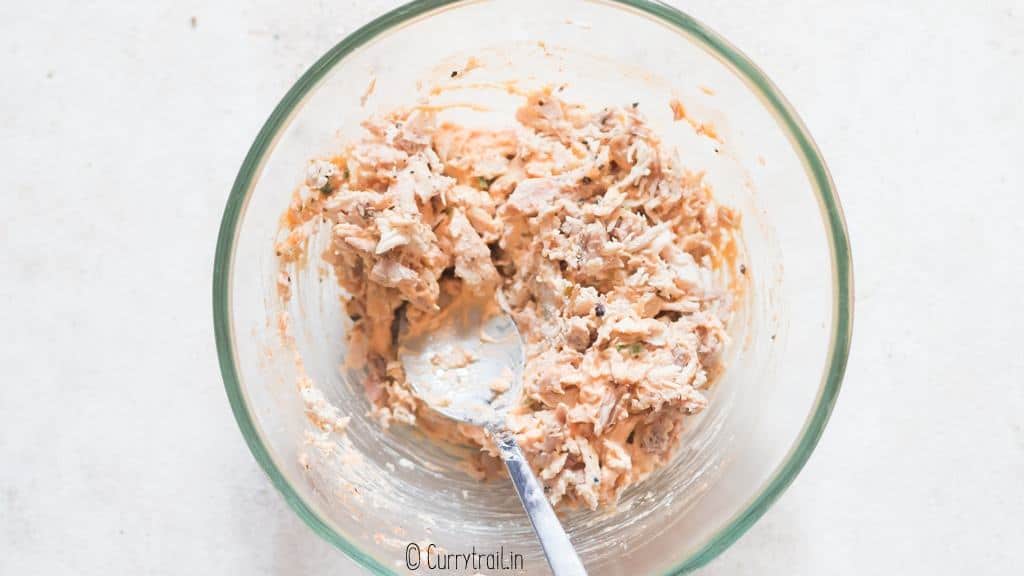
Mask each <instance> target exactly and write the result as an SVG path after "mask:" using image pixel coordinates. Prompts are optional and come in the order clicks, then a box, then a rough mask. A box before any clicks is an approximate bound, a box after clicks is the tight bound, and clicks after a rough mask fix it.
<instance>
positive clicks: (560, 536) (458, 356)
mask: <svg viewBox="0 0 1024 576" xmlns="http://www.w3.org/2000/svg"><path fill="white" fill-rule="evenodd" d="M487 310H488V307H487V306H483V305H481V304H480V303H479V302H474V301H457V302H455V303H453V304H452V305H451V306H449V308H448V309H447V310H446V316H445V321H443V322H439V323H437V325H436V326H431V329H429V330H422V331H419V332H417V333H412V332H411V331H410V330H409V329H408V326H406V325H405V324H404V321H403V325H402V327H401V328H400V333H399V357H400V358H401V361H402V366H403V368H404V369H405V376H406V380H407V381H408V382H409V383H410V384H411V386H412V388H413V390H414V391H415V392H416V394H417V395H418V396H419V397H420V398H422V399H423V400H424V401H425V402H426V403H427V404H428V405H430V407H431V408H433V409H434V410H437V411H438V412H440V413H441V414H444V415H445V416H447V417H449V418H451V419H453V420H458V421H460V422H466V423H469V424H473V425H475V426H480V427H482V428H484V429H485V430H486V431H487V432H488V433H489V434H490V436H491V437H492V438H493V439H494V441H495V443H496V444H497V446H498V451H499V453H500V454H501V459H502V460H503V461H504V462H505V466H506V467H507V468H508V473H509V476H511V478H512V484H513V485H514V486H515V488H516V492H517V493H518V494H519V501H520V502H522V504H523V508H524V509H525V510H526V513H527V514H528V515H529V517H530V523H531V524H533V530H534V532H536V534H537V538H538V539H539V540H540V544H541V547H543V548H544V555H545V556H546V557H547V560H548V564H549V565H550V566H551V571H552V572H553V573H554V574H555V576H585V575H586V573H587V572H586V570H585V569H584V568H583V563H582V562H581V561H580V557H579V555H578V554H577V553H576V549H575V548H573V545H572V542H571V541H570V540H569V536H568V535H567V534H566V533H565V529H564V528H563V527H562V523H561V522H559V520H558V517H557V516H556V515H555V512H554V510H552V508H551V504H550V503H549V502H548V499H547V497H546V496H545V495H544V490H543V489H542V488H541V485H540V482H538V481H537V477H536V476H534V474H533V470H532V469H531V468H530V464H529V462H527V461H526V458H525V457H523V452H522V451H521V450H520V449H519V445H518V444H517V443H516V439H515V436H514V435H513V434H512V433H510V432H509V430H508V428H507V427H506V425H505V416H506V415H507V414H508V410H509V408H511V407H512V406H513V405H514V404H515V403H516V401H517V400H518V399H519V396H520V393H521V391H522V387H523V379H522V377H523V362H524V360H523V341H522V338H521V337H520V335H519V330H518V328H516V325H515V322H513V321H512V319H511V318H510V317H509V316H508V315H506V314H503V313H500V312H499V313H496V314H495V313H493V312H492V313H488V311H487Z"/></svg>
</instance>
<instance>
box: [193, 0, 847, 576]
mask: <svg viewBox="0 0 1024 576" xmlns="http://www.w3.org/2000/svg"><path fill="white" fill-rule="evenodd" d="M471 57H472V59H471ZM478 65H479V66H478ZM453 72H454V74H453ZM507 80H517V81H519V82H521V83H522V85H524V86H529V85H541V84H544V83H550V84H553V85H563V84H564V85H566V86H567V88H566V90H565V98H566V99H568V100H575V101H582V102H584V103H587V104H589V105H591V106H595V107H601V106H604V105H606V104H620V105H621V104H627V103H632V102H637V103H638V105H639V106H640V107H641V110H643V111H644V112H645V113H646V114H647V116H648V118H649V120H650V122H651V123H652V124H653V125H654V127H655V129H657V130H658V131H659V132H660V133H661V134H662V135H663V136H664V137H665V140H666V141H667V142H668V143H669V144H670V145H672V146H675V147H676V148H678V149H679V150H680V155H681V158H682V160H683V164H684V165H686V166H688V167H691V168H695V169H703V170H705V171H706V175H707V178H708V179H709V181H710V182H711V183H712V184H713V185H714V186H715V188H716V193H717V195H718V197H719V198H720V199H721V200H722V201H723V202H724V203H726V204H729V205H732V206H734V207H737V208H739V209H740V210H741V211H742V213H743V224H742V227H743V236H744V242H745V249H744V251H743V254H742V259H743V262H744V267H745V270H746V274H747V275H748V276H749V278H750V289H749V290H748V291H747V292H746V296H745V302H744V306H743V311H742V313H741V314H740V315H739V316H738V317H737V319H736V320H735V321H734V322H733V324H732V327H731V332H732V336H733V342H732V346H731V352H730V358H729V367H728V369H727V371H726V373H725V374H724V376H723V377H722V379H721V380H720V381H719V382H718V383H717V384H716V386H715V388H714V391H713V394H712V397H711V403H710V406H709V408H708V409H707V410H706V411H705V413H703V414H702V415H700V416H699V417H695V418H692V419H691V421H690V423H689V428H688V429H687V431H686V435H685V438H684V443H683V446H682V448H681V449H680V451H679V454H678V456H677V457H676V458H675V459H674V460H673V462H672V463H671V465H669V466H668V467H666V468H664V469H663V470H661V471H659V472H658V473H656V474H654V475H653V476H652V477H651V478H650V479H648V480H647V481H645V482H643V483H642V484H640V485H638V486H636V487H634V488H632V489H630V490H628V491H627V492H626V493H625V495H624V497H623V499H622V502H621V504H620V505H619V506H618V507H617V508H616V509H614V510H608V511H603V512H589V511H583V512H570V513H567V514H566V515H565V523H566V525H567V527H568V529H569V531H570V533H571V536H572V538H573V540H574V541H575V542H576V543H577V546H578V548H579V550H580V553H581V555H582V557H583V559H584V562H585V563H586V565H587V567H588V569H589V571H590V573H591V574H595V575H597V574H660V573H678V572H685V571H688V570H691V569H693V568H695V567H698V566H701V565H703V564H705V563H707V562H708V561H709V560H711V559H712V558H714V557H715V556H716V555H717V554H719V553H720V552H721V551H722V550H723V549H724V548H725V547H727V546H728V545H729V544H731V543H732V542H734V541H735V540H736V539H737V538H738V537H739V536H740V535H741V534H742V533H743V532H744V531H745V530H746V529H747V528H749V527H750V525H751V524H752V523H753V522H755V521H756V520H757V519H758V518H759V517H760V516H761V515H762V514H763V513H764V512H765V510H766V509H767V508H768V506H770V505H771V503H772V502H773V501H774V500H775V499H776V498H777V497H778V496H779V494H780V493H781V492H782V491H783V490H784V489H785V488H786V486H788V485H789V483H790V482H792V480H793V478H794V476H795V475H796V474H797V473H798V472H799V470H800V469H801V467H802V466H803V465H804V463H805V462H806V460H807V458H808V457H809V456H810V453H811V451H812V450H813V449H814V446H815V444H816V443H817V441H818V438H819V437H820V436H821V433H822V431H823V429H824V427H825V423H826V421H827V420H828V416H829V413H830V411H831V409H832V406H833V404H834V402H835V400H836V395H837V394H838V392H839V386H840V381H841V379H842V376H843V371H844V368H845V365H846V358H847V353H848V350H849V344H850V331H851V319H852V273H851V269H850V252H849V245H848V240H847V236H846V231H845V227H844V223H843V217H842V212H841V209H840V206H839V200H838V198H837V197H836V194H835V191H834V189H833V185H832V182H831V180H830V177H829V174H828V171H827V169H826V167H825V163H824V161H823V160H822V158H821V156H820V154H819V152H818V150H817V148H816V147H815V145H814V143H813V141H812V140H811V137H810V135H809V134H808V133H807V131H806V129H805V128H804V126H803V125H802V124H801V122H800V120H799V119H798V118H797V116H796V114H795V112H794V111H793V110H792V109H791V108H790V106H789V105H788V103H787V102H786V100H785V99H784V98H783V97H782V95H781V94H780V93H779V92H778V90H777V89H776V88H775V87H774V86H773V85H772V84H771V82H770V81H769V80H768V79H767V78H766V77H765V76H764V74H763V73H762V72H761V71H760V70H758V69H757V67H755V66H754V65H753V64H752V63H751V62H750V61H749V60H748V59H747V58H746V57H745V56H743V55H742V54H741V53H740V52H739V51H737V50H736V49H735V48H733V47H732V46H731V45H729V44H728V43H727V42H726V41H725V40H723V39H722V38H720V37H719V36H718V35H716V34H715V33H714V32H712V31H710V30H708V29H707V28H706V27H704V26H703V25H701V24H700V23H698V22H696V21H694V20H693V19H692V18H690V17H688V16H686V15H685V14H682V13H680V12H678V11H676V10H674V9H672V8H669V7H666V6H664V5H662V4H658V3H654V2H646V1H639V0H632V1H626V2H612V1H565V2H551V1H550V0H519V1H511V0H509V1H501V0H493V1H483V0H481V1H461V2H446V1H420V2H413V3H411V4H408V5H406V6H403V7H401V8H399V9H397V10H394V11H392V12H390V13H388V14H386V15H384V16H382V17H380V18H378V19H377V20H375V21H373V22H371V23H370V24H368V25H366V26H364V27H363V28H361V29H359V30H358V31H356V32H355V33H353V34H352V35H350V36H349V37H347V38H345V39H344V40H343V41H342V42H341V43H339V44H338V45H337V46H335V47H334V48H333V49H332V50H330V52H328V53H327V54H326V55H324V56H323V58H321V59H320V60H319V61H318V62H317V63H316V64H314V65H313V67H312V68H310V70H309V71H308V72H307V73H306V74H305V75H304V76H303V77H302V78H301V79H300V80H299V81H298V82H297V83H296V84H295V86H294V87H293V88H292V89H291V90H290V91H289V92H288V94H287V95H286V96H285V97H284V99H283V100H282V101H281V103H280V104H279V105H278V106H277V108H276V109H275V110H274V112H273V114H272V115H271V116H270V119H269V120H268V121H267V123H266V125H264V127H263V129H262V130H261V131H260V133H259V136H258V137H257V138H256V141H255V142H254V143H253V145H252V148H251V149H250V151H249V154H248V156H247V157H246V159H245V162H244V164H243V165H242V168H241V170H240V171H239V174H238V178H237V180H236V181H235V185H234V188H233V189H232V191H231V196H230V198H229V200H228V204H227V209H226V210H225V213H224V219H223V223H222V225H221V230H220V237H219V239H218V243H217V257H216V265H215V271H214V286H213V288H214V290H213V292H214V294H213V295H214V320H215V327H216V337H217V348H218V353H219V355H220V366H221V371H222V373H223V376H224V383H225V386H226V388H227V392H228V397H229V399H230V401H231V406H232V409H233V410H234V414H235V418H236V419H237V420H238V424H239V426H240V427H241V429H242V433H243V434H244V436H245V439H246V441H247V442H248V444H249V447H250V449H251V450H252V452H253V455H255V457H256V459H257V460H258V461H259V463H260V465H261V466H262V467H263V468H264V470H266V472H267V474H268V475H269V476H270V478H271V480H272V481H273V483H274V485H275V486H277V488H278V489H279V490H280V491H281V493H282V494H283V495H284V496H285V498H286V499H287V501H288V503H289V504H290V505H291V506H292V507H293V508H294V509H295V511H296V512H297V513H298V514H299V515H300V516H301V517H302V518H303V520H305V521H306V522H307V523H308V524H309V526H310V527H311V528H312V529H313V530H314V531H315V532H316V533H318V534H319V535H321V536H322V537H323V538H325V539H326V540H328V541H329V542H331V543H332V544H334V545H335V546H337V547H338V548H340V549H341V550H343V551H344V552H345V553H347V554H348V555H350V556H351V557H353V558H354V559H356V560H357V561H358V562H360V563H361V564H363V565H364V566H366V567H367V568H369V569H370V570H372V571H373V572H376V573H381V574H389V573H404V572H405V571H406V568H405V566H406V547H407V545H408V544H409V543H417V544H418V545H420V546H421V547H424V548H425V546H426V545H427V544H428V543H433V544H436V545H437V546H439V547H441V548H442V549H445V550H447V551H452V552H469V551H470V550H471V548H472V547H474V546H475V547H476V549H477V551H478V552H482V553H483V552H490V551H493V550H497V549H499V547H501V546H503V547H504V550H505V551H506V553H508V552H514V553H518V554H522V555H523V558H524V560H525V563H526V567H527V568H528V569H529V570H530V573H546V570H547V568H546V565H545V564H544V561H543V558H542V557H541V555H540V549H539V547H538V545H537V543H536V542H535V540H534V537H533V535H532V532H531V531H530V527H529V524H528V522H527V520H526V518H525V516H523V514H522V512H521V510H520V508H519V504H518V502H517V501H516V499H515V496H514V494H513V492H512V490H511V488H510V487H509V486H507V485H506V484H505V483H504V482H503V481H500V482H489V483H481V482H478V481H476V480H473V479H472V478H470V477H469V476H467V475H466V474H464V473H463V472H461V469H460V468H459V466H458V465H457V462H458V459H459V450H457V449H452V448H448V447H443V446H438V445H436V444H432V443H429V442H426V441H425V440H424V439H423V438H422V437H421V436H419V435H418V433H417V432H416V431H414V430H409V429H405V428H402V427H400V426H396V427H392V429H391V430H390V431H387V432H382V431H381V430H380V429H379V427H378V426H377V425H376V423H375V422H373V421H371V420H370V419H369V418H367V416H366V412H367V407H368V404H367V401H366V399H365V398H364V396H363V394H362V390H361V387H360V383H359V381H358V374H357V373H354V372H352V371H348V370H340V369H339V366H340V365H341V364H342V361H343V359H344V357H345V346H344V341H345V339H344V334H345V330H346V329H347V327H348V324H347V322H348V320H347V318H346V317H345V315H344V314H343V313H342V310H341V307H340V305H339V295H340V294H339V291H338V288H337V286H336V284H335V282H333V280H332V279H330V277H329V276H328V277H326V278H324V277H323V276H322V270H320V269H319V268H320V267H319V266H318V265H317V262H316V248H315V247H314V248H313V251H314V254H313V255H312V256H311V258H310V264H309V265H308V266H306V267H305V268H304V269H303V272H301V273H300V274H298V277H297V278H295V297H294V298H293V299H292V302H291V303H290V304H289V305H287V311H288V312H289V314H290V315H291V318H292V326H291V332H292V334H293V335H294V337H295V345H296V347H297V349H298V351H299V352H300V353H301V355H302V358H303V361H304V364H305V367H306V370H307V371H308V373H309V374H310V376H311V377H312V378H313V379H314V380H315V381H316V382H317V383H318V384H319V386H320V387H321V388H323V389H324V390H325V392H326V394H327V396H328V397H329V398H330V399H331V400H332V401H333V402H334V403H335V404H336V405H338V406H340V407H341V408H342V410H343V411H344V412H345V413H346V414H347V415H349V416H351V417H352V422H351V425H350V427H349V430H348V432H347V434H345V435H344V436H342V437H338V438H330V439H327V440H326V441H323V440H320V439H317V438H316V437H315V436H313V437H310V436H309V435H308V433H309V432H310V431H311V430H312V428H311V426H310V425H309V424H308V422H307V419H306V417H305V415H304V412H303V404H302V401H301V399H300V397H299V394H298V391H297V389H296V385H295V364H294V356H293V355H292V354H291V353H290V351H289V350H288V349H286V347H283V346H282V341H281V339H280V338H279V335H278V333H277V326H276V318H277V316H278V314H279V313H280V311H281V310H282V304H280V302H279V301H278V299H277V297H276V296H275V292H274V279H275V275H276V261H275V258H274V255H273V247H272V243H273V240H274V238H275V234H276V232H277V226H278V218H279V216H280V215H281V213H282V211H283V210H284V209H285V207H286V206H287V203H288V201H289V197H290V194H291V191H292V190H293V189H294V188H295V186H296V185H297V184H298V183H299V182H300V180H301V178H302V175H303V172H304V168H305V162H306V160H307V159H308V158H310V157H312V156H315V155H317V154H322V153H326V152H330V151H331V150H332V149H334V148H335V147H337V146H338V144H339V142H340V141H342V140H345V139H349V138H352V137H354V136H356V135H357V134H358V132H359V127H358V124H359V122H360V121H361V120H362V119H364V118H365V117H366V116H367V115H368V114H370V113H372V112H374V111H381V110H387V109H390V108H393V107H395V106H400V105H406V104H410V103H411V102H413V101H414V99H415V98H417V96H418V95H420V94H423V93H427V92H429V89H430V88H431V87H432V86H447V87H449V88H452V89H450V90H442V91H440V92H438V93H436V94H435V96H434V97H435V98H438V99H442V100H443V99H447V101H449V102H454V101H463V102H474V103H478V104H479V103H482V104H486V105H487V106H490V107H492V109H493V110H494V111H501V112H502V113H503V114H506V116H505V120H506V121H508V120H509V119H510V118H511V116H508V115H507V114H509V113H510V110H511V109H512V107H514V105H515V99H514V98H513V97H512V96H510V95H509V94H507V93H505V92H503V91H500V90H493V89H491V88H488V85H486V82H502V81H507ZM371 85H372V90H370V87H371ZM673 98H676V99H678V100H679V101H680V102H682V103H683V104H684V106H685V108H686V112H687V119H686V121H674V120H673V115H672V111H671V110H670V108H669V102H670V100H672V99H673ZM465 114H466V115H467V116H466V118H463V119H465V120H468V121H475V120H474V119H472V118H469V116H472V114H471V113H469V112H466V113H465ZM485 116H486V114H483V115H482V117H485ZM499 117H500V116H499ZM476 120H480V121H483V122H486V121H487V120H486V119H480V118H478V119H476ZM310 438H312V440H313V441H312V442H310V441H309V440H310Z"/></svg>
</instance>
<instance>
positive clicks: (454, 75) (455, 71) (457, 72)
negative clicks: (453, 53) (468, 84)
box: [452, 70, 459, 78]
mask: <svg viewBox="0 0 1024 576" xmlns="http://www.w3.org/2000/svg"><path fill="white" fill-rule="evenodd" d="M458 75H459V71H458V70H452V78H455V77H456V76H458Z"/></svg>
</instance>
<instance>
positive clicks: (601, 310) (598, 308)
mask: <svg viewBox="0 0 1024 576" xmlns="http://www.w3.org/2000/svg"><path fill="white" fill-rule="evenodd" d="M594 314H595V315H596V316H597V317H598V318H600V317H601V316H604V304H601V303H600V302H598V303H597V306H595V307H594Z"/></svg>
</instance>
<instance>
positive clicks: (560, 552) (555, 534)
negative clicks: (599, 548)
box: [494, 431, 587, 576]
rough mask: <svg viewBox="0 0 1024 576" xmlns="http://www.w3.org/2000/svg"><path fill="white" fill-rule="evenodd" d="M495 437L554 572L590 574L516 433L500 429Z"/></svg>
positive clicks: (569, 575)
mask: <svg viewBox="0 0 1024 576" xmlns="http://www.w3.org/2000/svg"><path fill="white" fill-rule="evenodd" d="M494 437H495V440H496V442H497V444H498V450H499V451H500V452H501V459H502V460H503V461H504V462H505V466H506V467H508V474H509V476H511V477H512V484H514V485H515V487H516V492H517V493H518V494H519V501H520V502H522V503H523V508H524V509H526V513H527V515H529V516H530V523H531V524H533V531H534V532H536V533H537V539H538V540H540V545H541V547H543V548H544V555H545V556H547V559H548V565H549V566H551V572H552V573H553V574H554V575H555V576H586V574H587V571H586V569H584V568H583V562H581V561H580V557H579V555H578V554H576V549H575V548H573V545H572V542H571V541H570V540H569V535H568V534H566V533H565V529H564V528H562V523H561V522H560V521H559V520H558V516H556V515H555V511H554V510H553V509H552V508H551V503H550V502H548V498H547V496H545V495H544V490H543V489H542V488H541V486H540V482H538V481H537V477H536V476H534V474H533V470H532V469H531V468H530V463H529V462H527V461H526V458H525V457H523V452H522V450H520V449H519V444H518V443H517V442H516V439H515V436H514V435H512V434H510V433H509V432H507V431H500V432H497V433H496V434H495V435H494Z"/></svg>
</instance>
